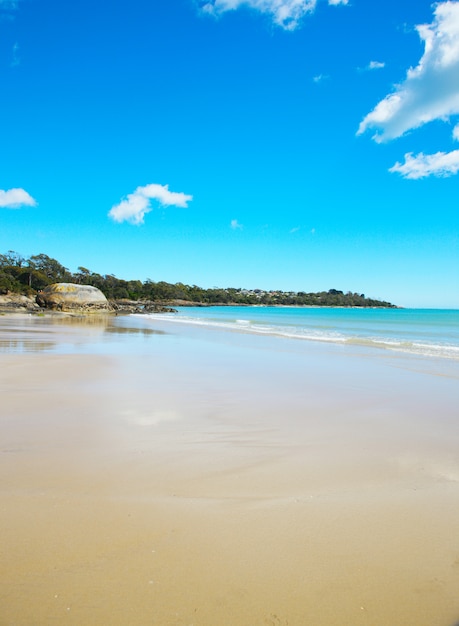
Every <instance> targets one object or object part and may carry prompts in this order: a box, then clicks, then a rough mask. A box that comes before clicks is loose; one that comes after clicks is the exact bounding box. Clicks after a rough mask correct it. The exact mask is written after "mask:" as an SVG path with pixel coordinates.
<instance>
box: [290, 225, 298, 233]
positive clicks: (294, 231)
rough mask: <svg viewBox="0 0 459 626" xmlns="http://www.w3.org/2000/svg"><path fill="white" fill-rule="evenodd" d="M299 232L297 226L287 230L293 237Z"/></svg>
mask: <svg viewBox="0 0 459 626" xmlns="http://www.w3.org/2000/svg"><path fill="white" fill-rule="evenodd" d="M299 230H300V227H299V226H294V227H293V228H291V229H290V230H289V233H290V234H291V235H293V234H294V233H297V232H298V231H299Z"/></svg>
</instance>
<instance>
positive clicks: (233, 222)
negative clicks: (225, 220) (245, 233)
mask: <svg viewBox="0 0 459 626" xmlns="http://www.w3.org/2000/svg"><path fill="white" fill-rule="evenodd" d="M230 226H231V228H232V229H233V230H242V229H243V228H244V226H243V225H242V224H239V222H238V221H237V220H231V224H230Z"/></svg>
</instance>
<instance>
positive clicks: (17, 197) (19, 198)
mask: <svg viewBox="0 0 459 626" xmlns="http://www.w3.org/2000/svg"><path fill="white" fill-rule="evenodd" d="M22 206H37V201H36V200H35V199H34V198H32V196H31V195H30V194H28V193H27V191H25V190H24V189H21V188H17V187H16V188H13V189H7V190H6V191H5V190H3V189H0V208H3V209H19V208H20V207H22Z"/></svg>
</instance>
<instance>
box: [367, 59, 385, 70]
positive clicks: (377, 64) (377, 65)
mask: <svg viewBox="0 0 459 626" xmlns="http://www.w3.org/2000/svg"><path fill="white" fill-rule="evenodd" d="M383 67H386V64H385V63H381V61H370V62H369V64H368V66H367V69H368V70H381V69H382V68H383Z"/></svg>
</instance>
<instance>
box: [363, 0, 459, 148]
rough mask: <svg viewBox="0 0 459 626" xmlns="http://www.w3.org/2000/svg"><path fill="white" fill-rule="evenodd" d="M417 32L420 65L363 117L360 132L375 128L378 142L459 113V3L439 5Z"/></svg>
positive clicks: (450, 0)
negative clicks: (420, 41) (422, 46)
mask: <svg viewBox="0 0 459 626" xmlns="http://www.w3.org/2000/svg"><path fill="white" fill-rule="evenodd" d="M417 31H418V33H419V36H420V38H421V39H422V41H424V46H425V49H424V54H423V56H422V58H421V60H420V61H419V64H418V65H417V67H415V68H410V69H409V70H408V71H407V74H406V78H405V80H404V81H403V82H402V83H401V84H400V85H398V86H397V87H396V89H395V91H394V92H393V93H390V94H388V95H387V96H386V97H385V98H384V99H383V100H381V102H379V103H378V104H377V105H376V107H375V108H374V109H373V111H371V112H370V113H369V114H368V115H367V116H366V117H365V118H364V119H363V120H362V122H361V124H360V126H359V130H358V133H357V134H362V133H364V132H365V131H366V130H368V129H369V128H376V129H377V132H376V134H375V135H374V137H373V139H374V140H375V141H377V142H383V141H390V140H391V139H395V138H396V137H400V136H401V135H403V134H405V133H406V132H407V131H409V130H412V129H414V128H418V127H419V126H422V125H423V124H426V123H428V122H431V121H433V120H448V119H449V117H450V116H452V115H456V114H458V113H459V2H456V1H452V0H448V1H447V2H441V3H439V4H437V5H436V6H435V9H434V20H433V22H432V24H424V25H421V26H417Z"/></svg>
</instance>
